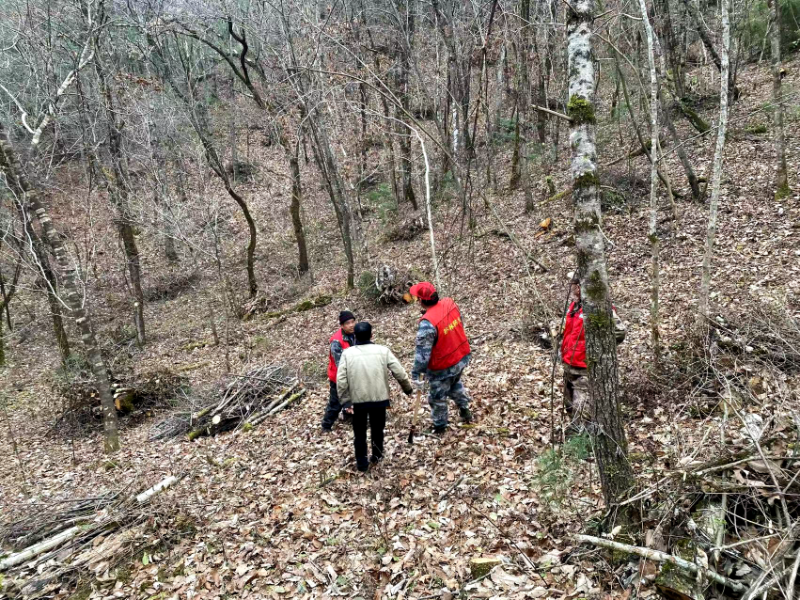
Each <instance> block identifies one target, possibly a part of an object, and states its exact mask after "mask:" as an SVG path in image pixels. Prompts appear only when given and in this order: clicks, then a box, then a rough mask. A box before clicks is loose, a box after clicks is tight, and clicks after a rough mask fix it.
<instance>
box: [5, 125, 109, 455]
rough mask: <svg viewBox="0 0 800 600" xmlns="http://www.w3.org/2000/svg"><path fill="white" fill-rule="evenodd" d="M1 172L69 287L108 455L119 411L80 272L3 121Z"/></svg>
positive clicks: (70, 306) (67, 289) (68, 304)
mask: <svg viewBox="0 0 800 600" xmlns="http://www.w3.org/2000/svg"><path fill="white" fill-rule="evenodd" d="M0 169H2V170H3V171H4V172H5V174H6V177H7V178H8V179H9V180H10V181H13V182H14V184H13V185H14V186H15V187H16V188H17V189H19V190H21V192H22V194H21V196H20V198H19V201H20V204H21V206H22V210H23V211H27V209H28V207H30V208H31V209H32V211H33V214H34V216H35V218H36V220H37V221H38V223H39V225H40V226H41V228H42V233H43V236H44V239H45V240H46V241H47V243H48V244H49V245H50V248H51V249H52V251H53V254H54V255H55V257H56V262H57V264H58V268H59V270H60V271H61V277H62V281H63V282H64V287H65V288H66V297H65V300H66V304H67V306H68V307H69V309H70V311H71V313H72V316H73V317H74V318H75V323H76V324H77V325H78V329H79V330H80V332H81V340H82V341H83V344H84V346H86V355H87V358H88V359H89V363H90V365H91V369H92V373H93V374H94V377H95V383H96V385H97V389H98V391H99V392H100V405H101V407H102V411H103V433H104V442H105V443H104V446H105V451H106V452H108V453H111V452H116V451H117V450H119V432H118V429H117V411H116V408H115V407H114V396H113V394H112V393H111V382H110V381H109V378H108V369H107V367H106V363H105V361H104V360H103V355H102V354H101V352H100V347H99V346H98V344H97V338H96V337H95V334H94V328H93V326H92V319H91V316H90V315H89V313H88V311H87V310H86V308H85V306H84V302H83V295H82V293H81V290H80V289H79V281H78V272H77V268H76V266H75V264H74V263H73V262H72V260H71V259H70V257H69V255H68V254H67V249H66V248H65V247H64V244H63V242H62V241H61V239H62V238H61V235H60V234H59V232H58V230H57V229H56V227H55V225H54V224H53V221H52V220H51V219H50V216H49V215H48V213H47V208H46V207H45V206H44V204H43V203H42V202H41V201H40V200H39V194H38V192H37V191H36V190H34V189H33V188H31V186H30V184H29V182H28V180H27V179H26V178H25V176H24V174H23V173H22V167H21V166H20V162H19V159H18V157H17V154H16V152H15V151H14V148H13V147H12V145H11V140H10V139H9V136H8V132H7V130H6V128H5V125H4V124H3V123H2V122H0Z"/></svg>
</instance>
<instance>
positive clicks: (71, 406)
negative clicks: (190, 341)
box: [52, 365, 189, 437]
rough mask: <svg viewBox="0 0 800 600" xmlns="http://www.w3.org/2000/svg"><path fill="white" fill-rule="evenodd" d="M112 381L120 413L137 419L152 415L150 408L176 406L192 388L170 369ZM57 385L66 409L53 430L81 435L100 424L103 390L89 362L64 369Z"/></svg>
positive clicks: (68, 435) (61, 433) (75, 435)
mask: <svg viewBox="0 0 800 600" xmlns="http://www.w3.org/2000/svg"><path fill="white" fill-rule="evenodd" d="M111 380H112V383H111V387H112V388H113V391H114V404H115V406H116V408H117V412H119V413H120V414H123V415H129V416H130V417H132V419H131V420H132V421H134V422H135V421H136V419H135V417H139V416H142V415H149V414H150V411H154V410H159V409H171V408H174V406H175V405H176V404H177V403H178V400H179V399H180V398H182V397H183V396H184V395H185V394H186V391H187V390H188V387H189V382H188V380H187V379H186V378H185V377H182V376H180V375H177V374H175V373H173V372H171V371H169V370H168V369H157V370H155V371H150V372H146V373H141V374H138V375H126V376H116V377H111ZM54 387H55V391H56V392H57V393H58V394H59V395H60V396H61V398H62V399H63V402H64V409H63V411H62V413H61V414H60V415H59V417H58V419H57V420H56V422H55V424H54V426H53V429H52V430H53V431H54V432H56V433H57V434H58V435H61V436H65V437H78V436H80V435H82V434H86V433H90V432H91V431H93V430H95V429H97V428H99V427H100V425H101V423H102V410H101V408H100V393H99V392H98V390H97V387H96V386H95V381H94V376H93V375H92V374H91V372H90V371H89V368H88V366H87V365H79V366H78V367H76V368H73V369H72V370H70V371H69V372H65V374H64V375H63V376H62V377H60V378H59V379H58V380H57V381H56V384H55V386H54ZM123 424H125V423H124V422H123Z"/></svg>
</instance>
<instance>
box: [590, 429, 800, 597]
mask: <svg viewBox="0 0 800 600" xmlns="http://www.w3.org/2000/svg"><path fill="white" fill-rule="evenodd" d="M739 425H742V427H741V430H742V435H743V437H744V438H747V440H748V442H749V443H746V444H744V445H743V447H741V448H740V449H739V450H738V451H735V452H729V453H727V454H726V455H725V456H724V457H722V458H719V459H717V460H714V461H709V462H700V461H696V460H694V457H691V456H690V457H686V458H684V459H683V460H682V461H681V463H680V464H679V465H678V466H677V468H676V469H675V470H674V471H672V472H671V473H670V474H668V475H666V476H665V477H663V478H662V479H661V480H660V481H658V482H657V483H656V484H655V485H653V486H652V487H650V488H649V489H646V490H644V491H641V492H639V493H637V494H636V495H634V496H632V497H631V498H630V499H628V500H627V501H625V502H624V503H623V504H622V508H623V509H631V508H632V507H635V508H636V509H637V510H638V511H641V516H642V517H643V520H642V530H641V531H640V532H638V533H634V532H632V531H627V532H625V533H624V534H622V536H621V535H620V531H617V530H615V531H613V532H612V533H611V534H605V535H604V536H603V537H594V536H588V535H579V536H576V539H577V541H579V542H583V543H588V544H591V545H593V546H597V547H601V548H606V549H608V550H611V551H613V553H614V555H613V556H616V557H619V556H620V555H621V556H627V557H628V558H629V559H631V560H626V561H624V564H622V565H620V566H619V567H618V571H617V575H618V577H619V578H620V579H621V580H622V581H623V582H624V583H625V584H626V585H628V586H631V587H634V588H636V587H638V586H640V585H642V584H644V585H647V584H655V586H656V587H657V588H658V590H659V591H660V592H661V593H662V595H663V596H665V597H667V598H681V599H687V598H688V599H692V600H699V599H702V598H710V597H717V598H718V597H722V596H726V597H731V598H746V599H748V600H753V599H755V598H767V597H777V598H797V597H798V591H800V590H797V589H796V586H797V584H798V583H800V581H798V579H797V573H798V568H799V567H800V504H798V503H797V502H796V500H795V499H796V498H797V497H798V495H800V477H798V474H800V470H799V469H798V467H800V451H798V448H797V447H796V445H795V444H793V442H792V440H795V439H796V433H797V432H792V431H791V430H790V429H789V428H779V427H777V428H775V429H774V430H773V434H772V435H771V436H770V437H769V438H766V437H762V436H763V435H764V428H763V427H761V426H759V423H758V421H756V420H752V419H748V418H747V415H742V418H741V420H740V422H738V423H736V426H739ZM615 536H616V537H617V538H620V537H621V538H622V539H616V540H615V539H614V538H615ZM631 542H634V543H631ZM635 542H640V543H638V544H637V543H635ZM617 564H619V563H617ZM773 594H775V595H774V596H773Z"/></svg>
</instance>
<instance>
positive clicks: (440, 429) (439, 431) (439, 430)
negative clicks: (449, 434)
mask: <svg viewBox="0 0 800 600" xmlns="http://www.w3.org/2000/svg"><path fill="white" fill-rule="evenodd" d="M446 431H447V425H436V426H435V427H434V428H433V429H431V433H433V434H434V435H444V433H445V432H446Z"/></svg>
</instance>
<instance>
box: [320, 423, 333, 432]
mask: <svg viewBox="0 0 800 600" xmlns="http://www.w3.org/2000/svg"><path fill="white" fill-rule="evenodd" d="M319 429H320V431H321V432H322V433H333V428H332V427H325V425H323V426H322V427H320V428H319Z"/></svg>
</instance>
